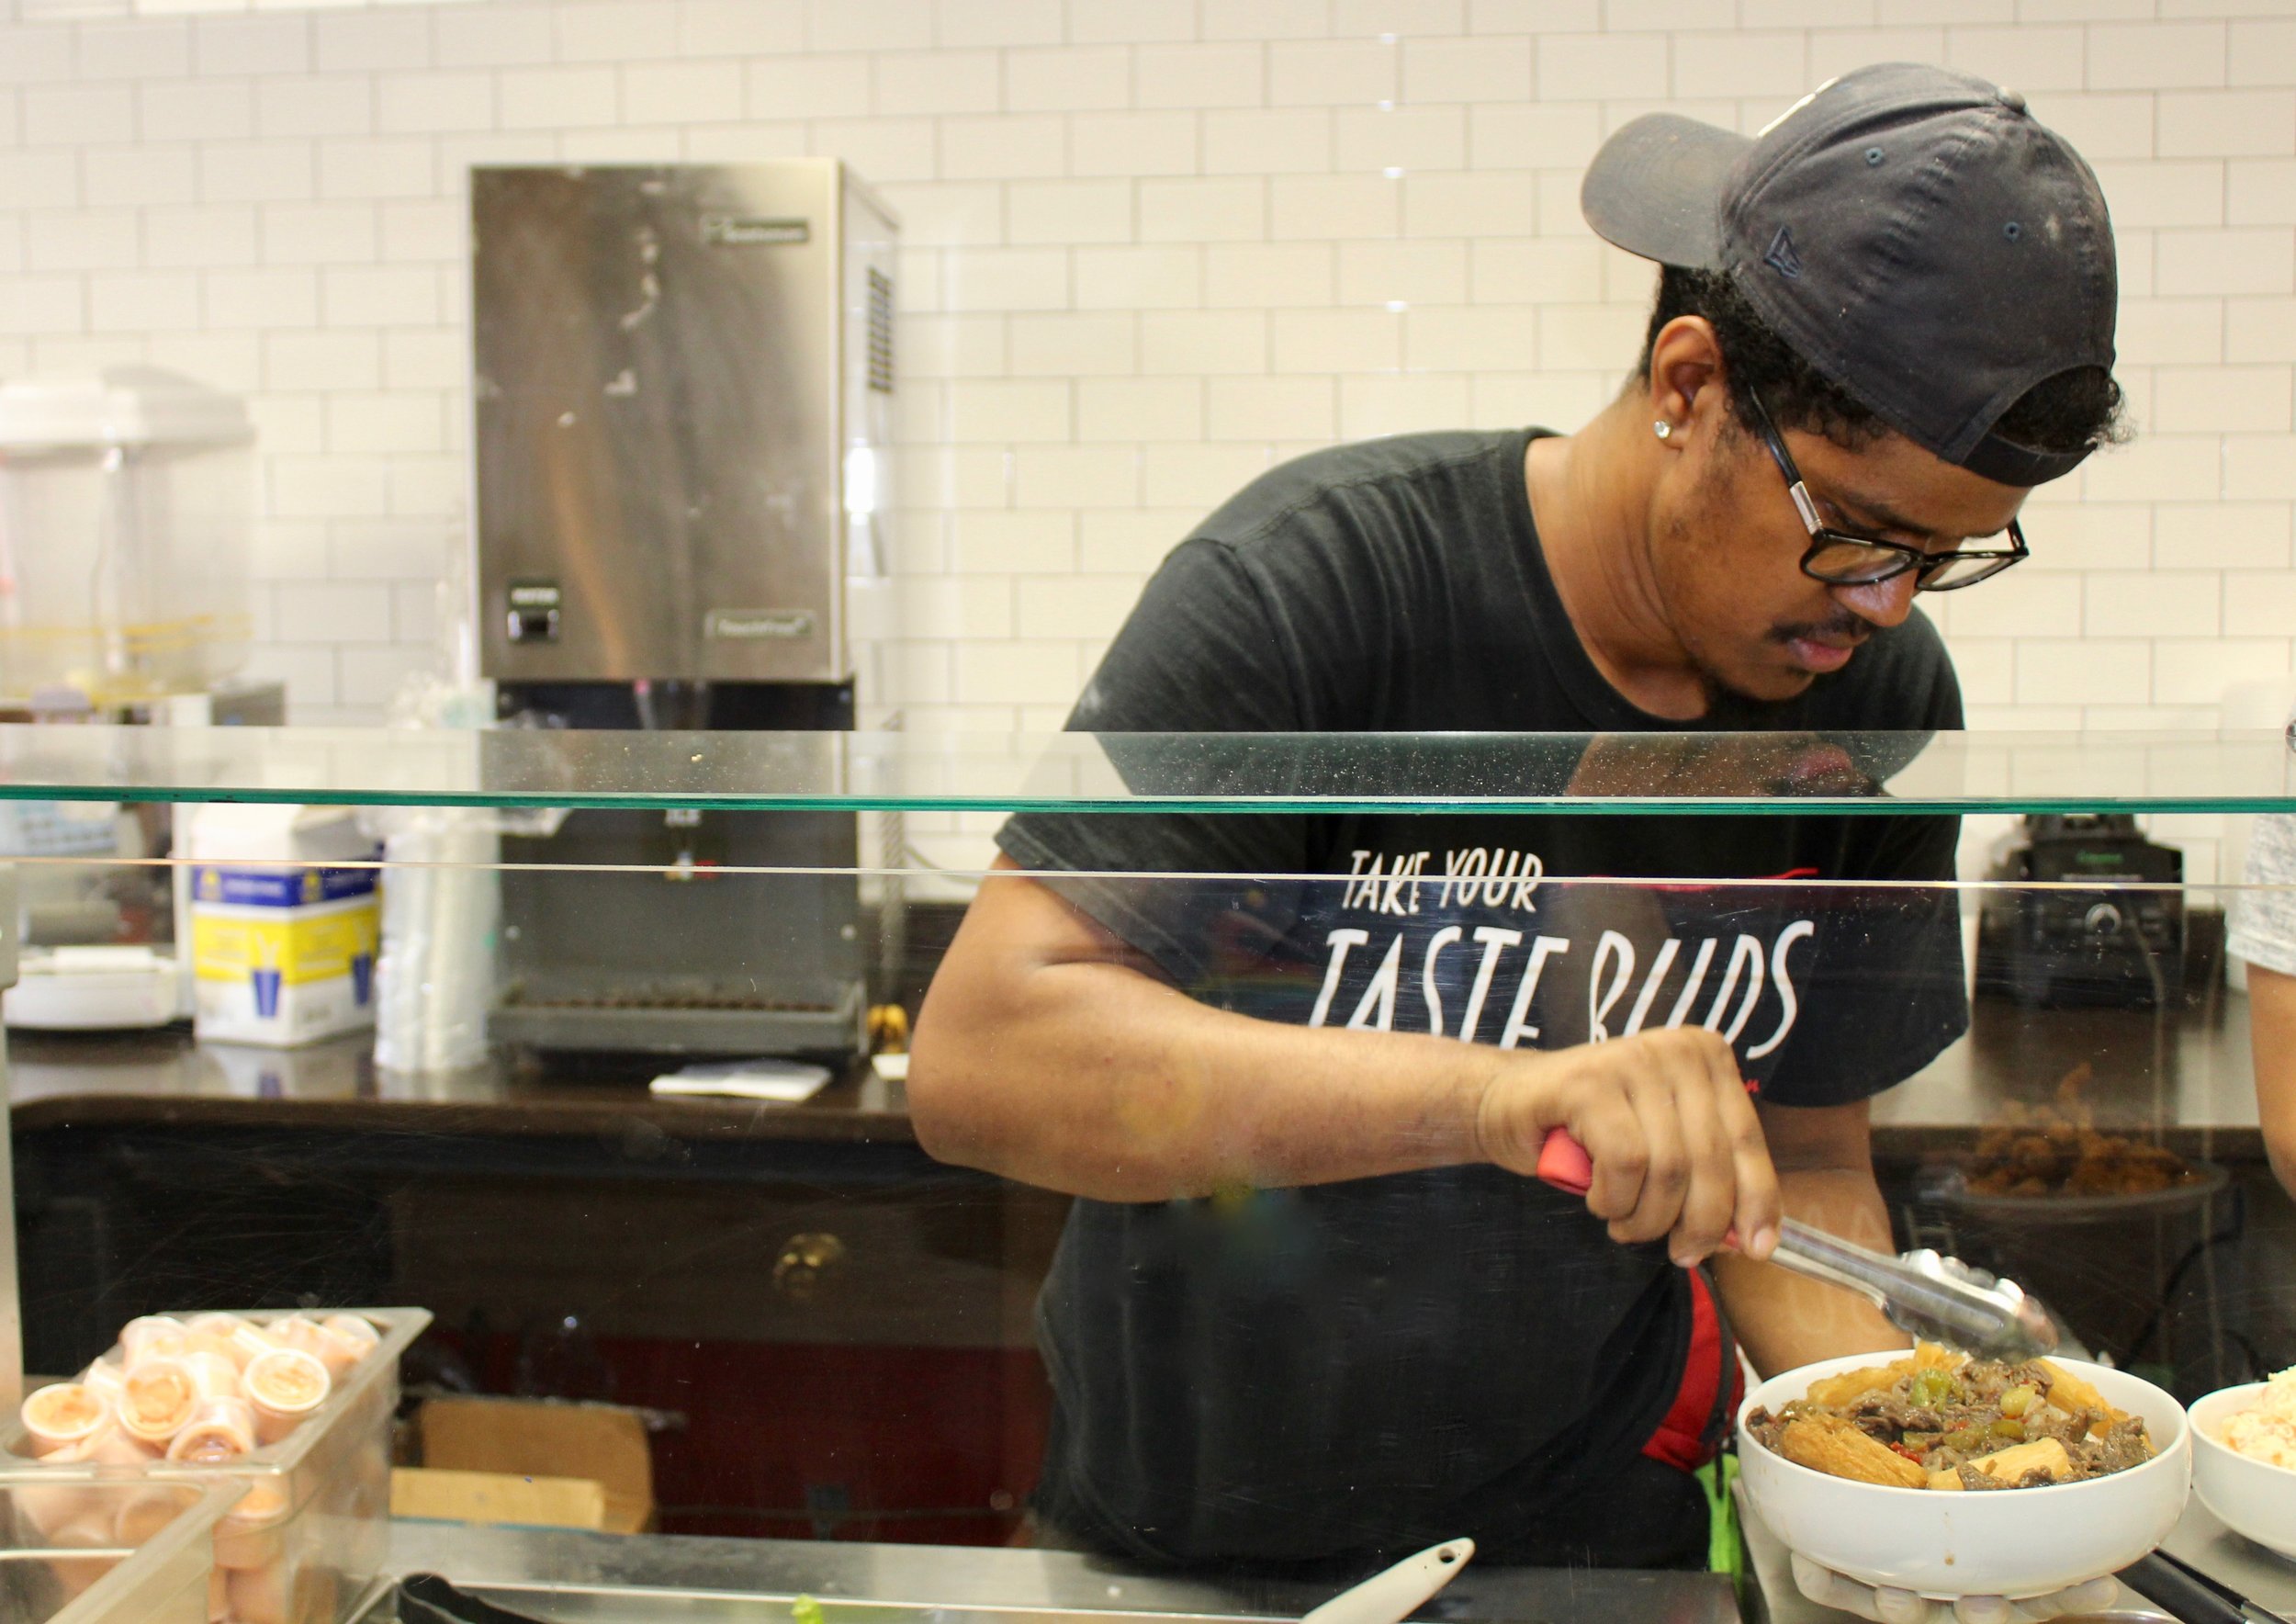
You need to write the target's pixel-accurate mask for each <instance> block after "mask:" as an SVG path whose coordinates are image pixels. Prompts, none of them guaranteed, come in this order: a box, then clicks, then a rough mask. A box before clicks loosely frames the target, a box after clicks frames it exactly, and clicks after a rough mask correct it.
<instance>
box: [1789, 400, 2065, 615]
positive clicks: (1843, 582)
mask: <svg viewBox="0 0 2296 1624" xmlns="http://www.w3.org/2000/svg"><path fill="white" fill-rule="evenodd" d="M1746 399H1747V400H1748V401H1749V402H1750V404H1751V405H1752V406H1753V408H1754V415H1755V417H1757V418H1759V419H1760V420H1761V435H1762V441H1763V443H1764V444H1765V445H1768V446H1769V448H1770V458H1771V460H1772V461H1773V462H1775V463H1776V464H1777V465H1778V471H1779V472H1780V473H1781V474H1784V476H1785V489H1786V494H1787V495H1788V496H1789V497H1791V498H1793V500H1794V511H1795V513H1798V514H1800V515H1801V519H1802V526H1803V528H1804V529H1806V530H1807V531H1808V532H1809V547H1808V548H1807V549H1806V551H1804V553H1803V554H1802V573H1803V574H1805V575H1806V576H1808V577H1809V578H1810V579H1811V580H1812V581H1824V582H1825V583H1826V584H1827V585H1828V586H1876V585H1879V584H1880V583H1881V582H1883V581H1895V580H1896V579H1897V577H1899V576H1900V575H1903V574H1905V573H1906V571H1907V570H1916V571H1919V574H1918V575H1917V577H1916V579H1915V581H1914V583H1913V590H1914V591H1916V592H1959V591H1961V589H1962V588H1964V587H1965V586H1975V585H1976V584H1977V583H1978V582H1979V581H1991V580H1992V579H1993V578H1994V577H1995V576H1997V575H1998V574H2000V573H2001V571H2002V570H2006V569H2008V568H2009V566H2010V565H2012V564H2017V563H2021V562H2022V561H2023V560H2025V559H2026V558H2031V557H2032V550H2031V549H2030V548H2028V547H2026V546H2025V533H2024V531H2023V530H2021V529H2020V528H2019V527H2018V524H2017V521H2016V520H2014V519H2011V520H2010V521H2009V546H2008V547H1957V548H1955V549H1954V550H1953V551H1952V552H1950V553H1927V552H1923V551H1922V550H1921V549H1920V548H1919V547H1915V546H1914V545H1913V544H1912V543H1910V542H1904V541H1891V540H1888V539H1887V538H1886V537H1884V536H1861V535H1859V534H1858V533H1857V532H1856V531H1854V530H1837V529H1835V528H1834V527H1833V526H1832V525H1830V524H1826V523H1825V522H1824V521H1823V520H1822V519H1820V518H1819V517H1818V502H1817V501H1816V500H1815V499H1814V498H1813V497H1812V496H1811V495H1810V493H1809V486H1808V485H1807V484H1806V482H1805V481H1804V480H1803V479H1802V470H1801V469H1800V468H1796V467H1795V466H1794V454H1793V453H1792V452H1790V451H1788V450H1787V449H1786V448H1785V436H1784V435H1783V434H1779V433H1778V425H1777V424H1776V423H1774V422H1773V421H1772V420H1771V416H1770V409H1769V408H1768V407H1767V406H1764V405H1763V404H1762V403H1761V396H1759V395H1757V394H1755V393H1754V392H1753V391H1752V390H1751V389H1749V390H1747V391H1746ZM1827 547H1870V548H1874V549H1876V550H1879V551H1882V552H1888V553H1895V554H1896V555H1897V559H1898V561H1897V562H1896V564H1895V565H1893V566H1892V567H1890V568H1888V569H1885V570H1883V571H1882V572H1881V573H1880V574H1878V575H1857V576H1848V577H1842V576H1833V575H1826V574H1821V573H1820V572H1819V571H1818V570H1817V569H1816V568H1815V567H1814V565H1815V562H1816V559H1817V558H1818V554H1819V553H1820V552H1822V551H1824V550H1825V549H1826V548H1827ZM1971 558H1975V559H1980V560H1984V561H1987V562H1990V563H1991V564H1992V566H1993V567H1992V568H1991V569H1990V570H1978V571H1977V572H1976V573H1975V574H1974V575H1967V576H1964V577H1963V578H1962V579H1960V580H1959V581H1933V580H1932V579H1931V577H1932V576H1934V575H1935V574H1936V573H1937V572H1938V571H1939V570H1942V569H1944V568H1945V567H1946V566H1947V565H1948V564H1953V563H1958V562H1962V561H1964V560H1966V559H1971Z"/></svg>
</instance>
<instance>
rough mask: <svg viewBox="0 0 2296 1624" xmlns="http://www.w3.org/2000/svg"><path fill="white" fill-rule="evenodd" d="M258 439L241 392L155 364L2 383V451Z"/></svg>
mask: <svg viewBox="0 0 2296 1624" xmlns="http://www.w3.org/2000/svg"><path fill="white" fill-rule="evenodd" d="M253 437H254V430H253V426H252V425H251V424H250V423H249V422H248V420H247V408H246V406H245V405H244V404H243V403H242V401H241V400H240V399H239V398H238V397H237V396H236V395H227V394H224V393H222V392H221V391H220V390H217V389H209V388H208V386H207V385H205V384H202V383H195V382H193V381H192V380H191V379H190V378H183V377H179V376H177V375H176V374H175V373H173V372H163V371H162V370H160V369H159V368H158V367H107V368H106V369H105V370H103V371H101V372H98V373H96V374H93V375H91V376H84V377H79V378H23V379H19V380H17V381H16V382H14V383H5V384H0V451H32V450H55V449H62V448H69V447H72V446H80V445H86V446H103V445H238V444H241V443H242V442H244V441H247V440H251V439H253Z"/></svg>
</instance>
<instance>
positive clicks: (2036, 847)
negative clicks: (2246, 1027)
mask: <svg viewBox="0 0 2296 1624" xmlns="http://www.w3.org/2000/svg"><path fill="white" fill-rule="evenodd" d="M1986 878H1987V879H1989V880H1999V881H2007V882H2009V883H2010V884H2009V886H2005V887H2003V888H2001V889H1999V890H1996V891H1992V892H1989V893H1987V894H1986V897H1985V899H1984V901H1983V902H1982V904H1981V905H1980V907H1979V910H1978V916H1977V966H1976V990H1977V994H1978V996H1979V997H1981V998H1984V997H1991V998H2007V999H2009V1000H2010V1001H2011V1002H2013V1003H2015V1004H2017V1005H2019V1006H2020V1007H2022V1008H2026V1009H2152V1008H2155V1007H2160V1006H2166V1005H2168V1004H2171V1003H2174V1002H2179V1001H2181V1000H2182V999H2183V998H2184V996H2185V992H2186V987H2187V976H2186V970H2187V956H2188V955H2187V947H2188V943H2187V924H2188V921H2187V919H2186V914H2185V899H2184V895H2183V892H2182V890H2181V888H2180V887H2181V886H2182V885H2183V881H2184V853H2183V852H2181V851H2178V850H2177V849H2176V848H2175V847H2173V846H2164V845H2162V844H2160V843H2159V842H2157V841H2155V840H2148V839H2146V838H2145V836H2144V831H2143V830H2142V829H2138V828H2137V824H2136V819H2135V818H2133V816H2131V815H2129V814H2127V813H2123V812H2104V813H2072V814H2059V813H2048V814H2041V815H2037V816H2032V817H2028V818H2024V819H2023V821H2022V823H2021V825H2020V829H2018V830H2017V832H2016V833H2015V834H2014V835H2012V836H2011V837H2010V838H2009V839H2008V840H2005V841H2004V842H2003V843H2002V845H2000V846H1999V847H1997V848H1996V850H1995V853H1994V860H1993V863H1992V864H1991V866H1990V868H1989V869H1988V870H1987V872H1986Z"/></svg>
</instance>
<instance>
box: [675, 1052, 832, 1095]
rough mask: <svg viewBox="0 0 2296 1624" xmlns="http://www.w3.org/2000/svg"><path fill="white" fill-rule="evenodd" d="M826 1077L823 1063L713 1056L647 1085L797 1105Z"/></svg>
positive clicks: (826, 1080)
mask: <svg viewBox="0 0 2296 1624" xmlns="http://www.w3.org/2000/svg"><path fill="white" fill-rule="evenodd" d="M828 1080H829V1068H828V1067H827V1066H814V1065H810V1064H808V1063H807V1062H805V1061H803V1060H769V1059H760V1060H713V1061H710V1062H707V1063H706V1064H703V1065H700V1066H686V1067H685V1068H684V1069H683V1070H681V1071H675V1072H672V1073H670V1075H669V1076H667V1077H656V1078H655V1079H654V1080H653V1082H651V1083H650V1084H648V1085H647V1087H648V1088H651V1089H652V1091H653V1092H655V1093H657V1094H670V1095H689V1096H713V1097H716V1098H721V1099H730V1100H767V1101H769V1102H771V1103H773V1104H776V1105H798V1104H802V1103H803V1102H804V1101H805V1100H810V1099H812V1098H813V1097H814V1096H815V1095H816V1094H818V1093H819V1092H820V1091H821V1089H822V1087H823V1085H825V1084H826V1083H827V1082H828Z"/></svg>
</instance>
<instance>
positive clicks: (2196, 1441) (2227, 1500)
mask: <svg viewBox="0 0 2296 1624" xmlns="http://www.w3.org/2000/svg"><path fill="white" fill-rule="evenodd" d="M2191 1415H2192V1434H2193V1441H2192V1486H2193V1489H2194V1490H2195V1491H2196V1492H2197V1493H2198V1494H2200V1504H2201V1505H2203V1506H2207V1507H2208V1508H2209V1509H2210V1510H2211V1511H2212V1512H2214V1513H2215V1514H2216V1520H2217V1521H2219V1522H2221V1523H2223V1525H2224V1526H2225V1527H2226V1528H2230V1529H2232V1530H2233V1531H2234V1533H2237V1534H2245V1535H2247V1536H2248V1538H2249V1539H2254V1540H2255V1541H2256V1542H2257V1544H2259V1545H2261V1546H2263V1547H2265V1548H2266V1549H2267V1550H2269V1551H2278V1552H2279V1553H2280V1554H2281V1555H2282V1556H2285V1557H2287V1558H2288V1559H2289V1560H2290V1561H2291V1562H2296V1370H2282V1371H2281V1372H2280V1373H2279V1375H2278V1376H2275V1377H2274V1378H2273V1379H2272V1380H2271V1381H2269V1382H2249V1383H2248V1384H2247V1385H2245V1386H2244V1387H2227V1388H2225V1389H2224V1390H2223V1392H2221V1393H2210V1394H2209V1395H2208V1396H2207V1397H2206V1398H2203V1399H2200V1400H2198V1401H2196V1402H2195V1403H2194V1404H2193V1406H2192V1412H2191Z"/></svg>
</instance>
